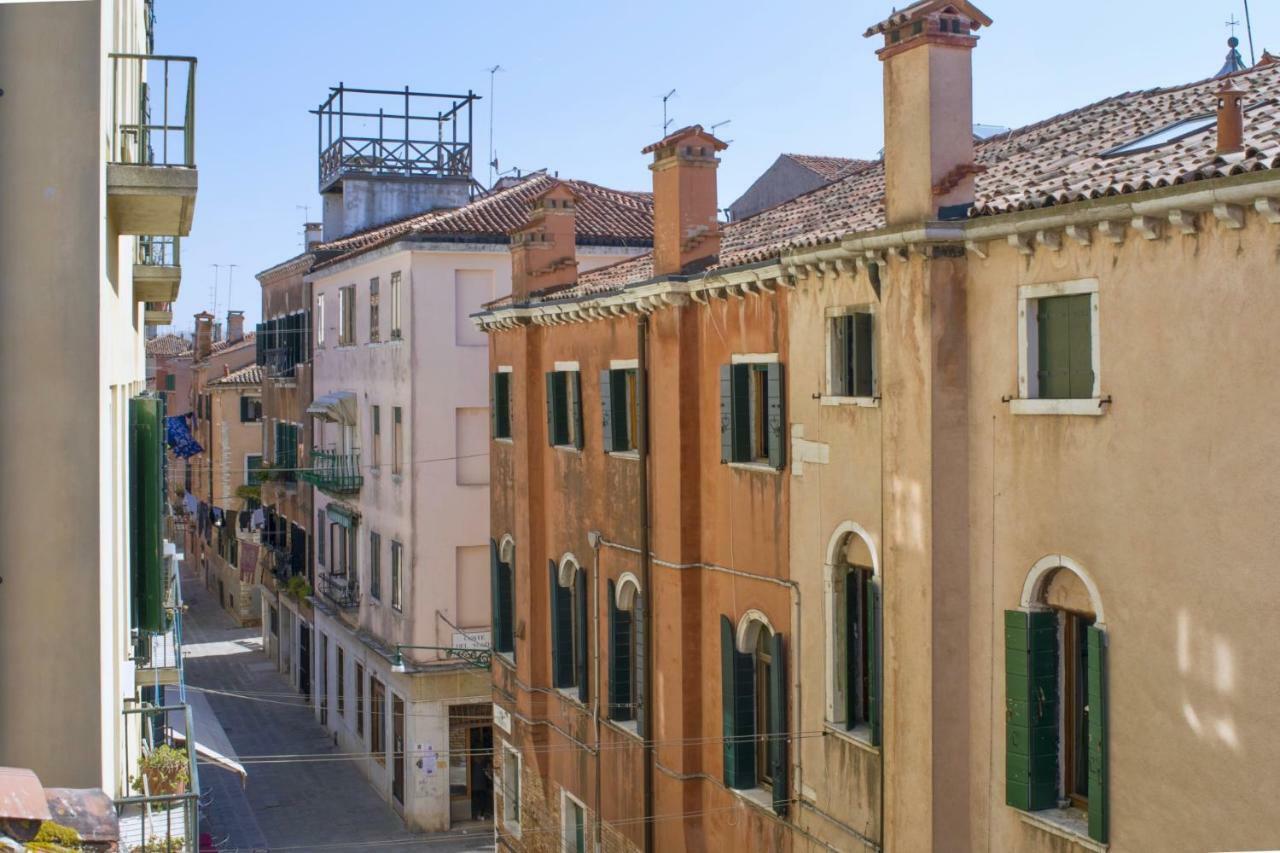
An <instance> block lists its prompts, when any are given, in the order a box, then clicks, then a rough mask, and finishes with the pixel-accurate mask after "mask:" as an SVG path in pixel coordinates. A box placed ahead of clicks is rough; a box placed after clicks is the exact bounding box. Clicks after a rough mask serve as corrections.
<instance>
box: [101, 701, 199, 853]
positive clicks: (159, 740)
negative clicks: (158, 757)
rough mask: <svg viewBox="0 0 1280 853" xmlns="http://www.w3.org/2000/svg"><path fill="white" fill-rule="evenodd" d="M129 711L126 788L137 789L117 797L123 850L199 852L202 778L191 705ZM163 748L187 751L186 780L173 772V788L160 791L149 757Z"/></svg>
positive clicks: (131, 709)
mask: <svg viewBox="0 0 1280 853" xmlns="http://www.w3.org/2000/svg"><path fill="white" fill-rule="evenodd" d="M124 716H125V755H124V759H125V764H124V767H125V773H126V779H125V783H126V784H125V789H126V790H128V791H131V792H134V793H133V794H131V795H130V796H124V797H120V798H118V799H117V800H116V813H117V815H118V816H119V818H120V849H121V850H145V851H148V853H151V851H166V853H169V851H173V853H177V851H194V850H198V849H199V840H200V813H199V806H200V777H199V775H198V769H197V766H196V751H195V726H194V725H193V724H192V720H191V708H190V706H188V705H186V704H183V703H179V704H176V705H161V706H149V705H143V706H140V707H132V708H125V709H124ZM164 747H168V748H169V749H174V750H178V751H180V752H181V751H185V753H186V757H185V774H177V775H179V776H181V775H185V776H186V779H185V781H183V780H182V779H180V778H179V779H174V778H173V775H174V774H169V776H170V778H169V779H168V781H169V782H177V783H179V784H174V785H170V786H169V787H170V788H171V790H161V789H160V788H161V787H162V784H161V780H160V777H159V775H158V774H156V773H150V774H149V773H147V772H145V769H144V768H145V766H146V763H147V762H148V760H149V757H150V756H152V755H154V754H156V753H157V751H158V750H161V749H162V748H164Z"/></svg>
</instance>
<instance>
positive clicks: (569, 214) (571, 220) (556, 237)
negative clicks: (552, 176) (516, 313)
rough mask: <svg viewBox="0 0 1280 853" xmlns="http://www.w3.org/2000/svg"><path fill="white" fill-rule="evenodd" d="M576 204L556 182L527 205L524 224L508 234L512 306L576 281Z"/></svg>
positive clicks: (566, 187)
mask: <svg viewBox="0 0 1280 853" xmlns="http://www.w3.org/2000/svg"><path fill="white" fill-rule="evenodd" d="M580 201H581V198H580V197H579V196H578V194H577V193H575V192H574V191H573V190H572V189H571V188H570V187H569V185H568V184H566V183H563V182H562V181H556V182H554V183H553V184H552V185H551V187H550V188H549V189H547V190H544V191H543V192H542V194H541V195H539V196H537V197H535V198H534V199H533V201H531V202H530V203H529V218H528V220H527V221H526V222H525V224H524V225H523V226H521V227H520V228H518V229H516V230H515V231H512V232H511V296H512V299H514V300H515V301H516V302H523V301H524V300H526V299H528V298H529V296H530V295H532V294H533V293H536V292H538V291H545V290H552V289H556V288H560V287H567V286H569V285H571V284H573V283H574V282H575V281H577V280H578V249H577V236H576V221H577V208H578V203H579V202H580Z"/></svg>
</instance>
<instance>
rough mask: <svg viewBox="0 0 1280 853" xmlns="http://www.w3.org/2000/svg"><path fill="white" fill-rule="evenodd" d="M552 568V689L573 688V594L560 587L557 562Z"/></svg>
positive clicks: (552, 564)
mask: <svg viewBox="0 0 1280 853" xmlns="http://www.w3.org/2000/svg"><path fill="white" fill-rule="evenodd" d="M550 567H551V676H552V682H551V686H552V687H572V686H573V669H574V660H573V593H572V591H571V590H569V588H568V587H563V586H561V585H560V579H559V574H560V570H559V568H558V567H557V566H556V561H555V560H551V561H550Z"/></svg>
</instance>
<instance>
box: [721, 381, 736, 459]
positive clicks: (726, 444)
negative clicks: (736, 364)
mask: <svg viewBox="0 0 1280 853" xmlns="http://www.w3.org/2000/svg"><path fill="white" fill-rule="evenodd" d="M720 461H721V462H732V461H733V366H732V365H729V364H722V365H720Z"/></svg>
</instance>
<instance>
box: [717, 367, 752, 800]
mask: <svg viewBox="0 0 1280 853" xmlns="http://www.w3.org/2000/svg"><path fill="white" fill-rule="evenodd" d="M727 369H728V368H722V372H723V371H724V370H727ZM736 654H737V649H735V648H734V647H733V625H732V623H730V622H729V617H727V616H721V617H720V711H721V716H722V721H723V726H722V731H721V733H722V735H723V737H724V786H725V787H726V788H740V787H742V786H741V785H740V784H738V766H739V764H740V763H741V762H740V760H739V758H738V752H739V750H740V749H743V748H745V747H746V744H744V743H739V742H738V728H739V725H738V709H737V705H736V703H735V701H734V699H735V697H736V696H737V690H736V689H735V686H734V683H733V682H734V676H735V675H736V674H737V667H736V666H735V665H734V663H735V662H734V656H735V655H736Z"/></svg>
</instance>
